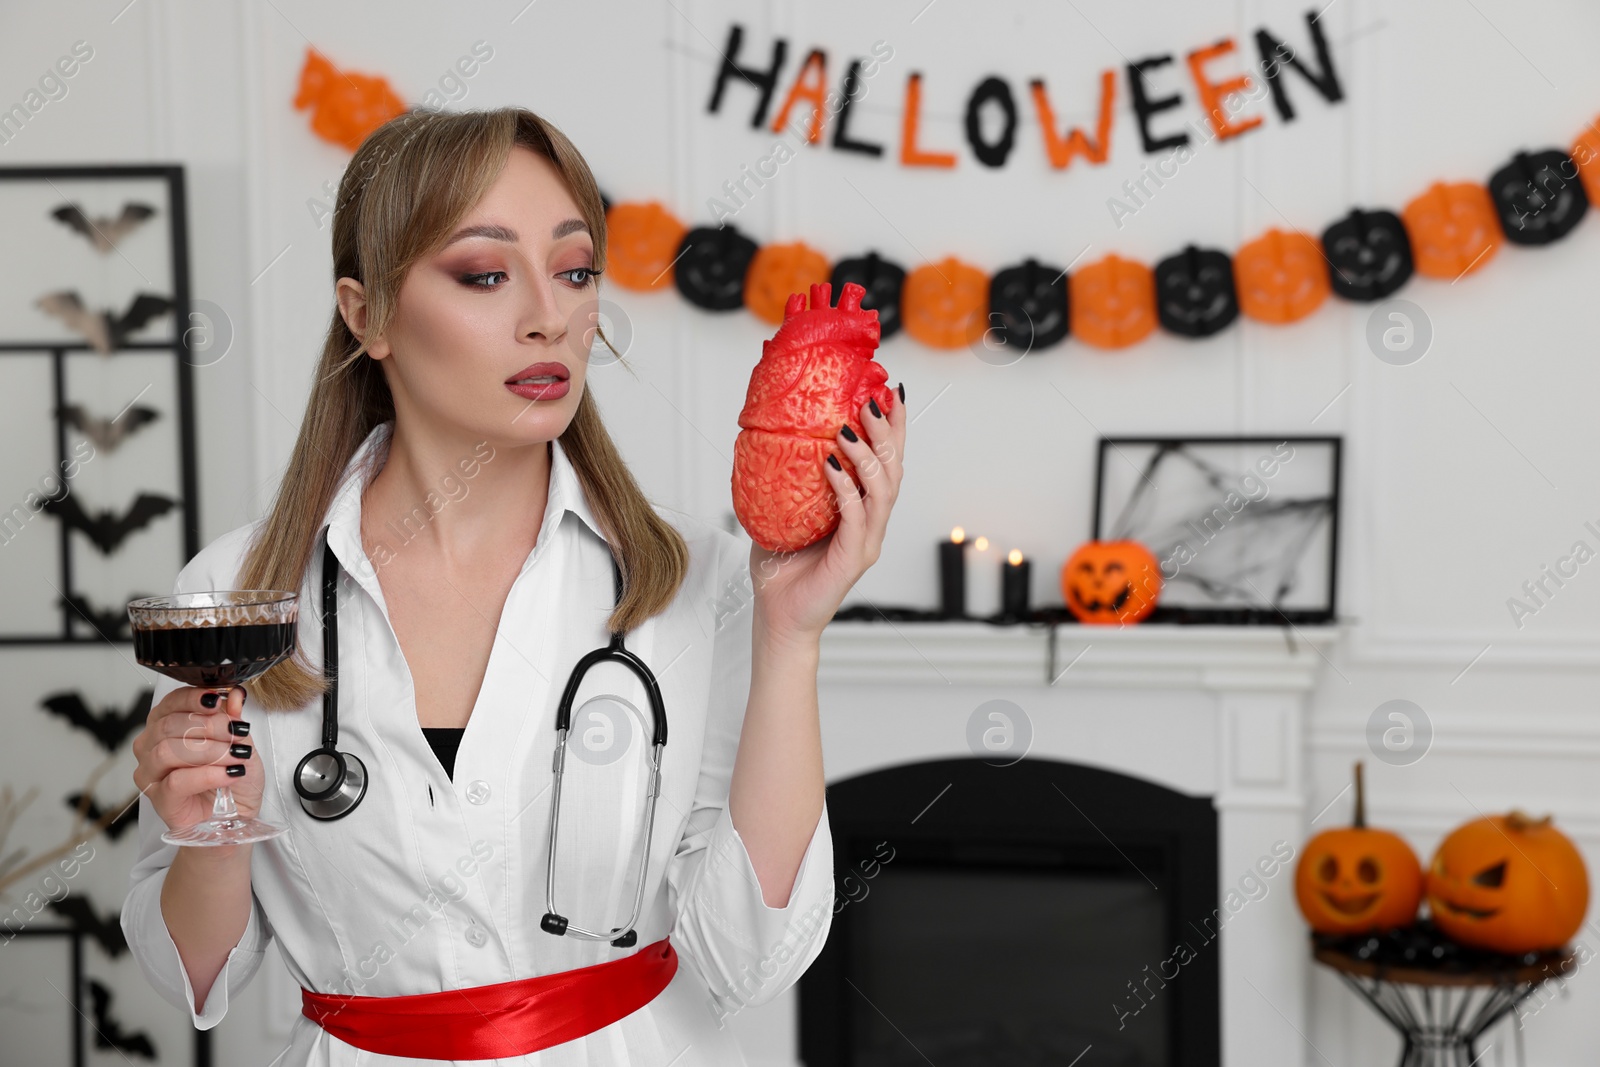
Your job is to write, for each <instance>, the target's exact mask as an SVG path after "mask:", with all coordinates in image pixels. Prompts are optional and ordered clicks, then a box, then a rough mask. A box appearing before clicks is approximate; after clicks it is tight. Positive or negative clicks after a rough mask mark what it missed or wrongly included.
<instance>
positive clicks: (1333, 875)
mask: <svg viewBox="0 0 1600 1067" xmlns="http://www.w3.org/2000/svg"><path fill="white" fill-rule="evenodd" d="M1294 896H1295V900H1296V902H1297V903H1299V905H1300V914H1301V915H1303V916H1305V920H1306V922H1307V923H1309V924H1310V925H1311V929H1313V930H1315V931H1316V932H1317V933H1319V934H1361V933H1367V932H1369V931H1378V930H1390V929H1393V928H1394V927H1397V926H1409V925H1411V923H1412V922H1413V921H1414V920H1415V919H1416V917H1417V905H1418V904H1420V903H1421V902H1422V864H1420V863H1418V862H1417V854H1416V853H1415V852H1413V851H1411V846H1410V845H1408V844H1406V843H1405V840H1404V839H1403V838H1401V837H1400V836H1399V835H1398V834H1394V833H1390V832H1389V831H1388V830H1376V829H1372V828H1371V827H1368V826H1367V811H1366V796H1365V793H1364V791H1363V789H1362V781H1361V764H1359V763H1358V764H1356V811H1355V819H1354V820H1352V822H1351V825H1349V826H1346V827H1339V828H1337V829H1333V830H1324V831H1322V832H1321V833H1320V834H1317V835H1316V836H1315V837H1313V838H1312V839H1311V840H1310V841H1307V842H1306V846H1305V849H1304V850H1303V851H1302V852H1301V853H1300V863H1299V865H1298V866H1296V867H1295V871H1294Z"/></svg>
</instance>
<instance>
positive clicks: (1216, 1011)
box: [800, 757, 1221, 1067]
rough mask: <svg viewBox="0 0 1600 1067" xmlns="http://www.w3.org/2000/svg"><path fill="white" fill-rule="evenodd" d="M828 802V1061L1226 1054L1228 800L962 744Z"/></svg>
mask: <svg viewBox="0 0 1600 1067" xmlns="http://www.w3.org/2000/svg"><path fill="white" fill-rule="evenodd" d="M828 818H829V822H830V823H831V825H832V829H833V842H834V865H835V871H834V890H835V899H834V916H833V927H832V930H831V932H830V933H829V935H828V941H827V944H826V946H825V947H824V948H823V951H822V954H821V955H820V956H819V957H818V958H817V960H816V962H815V963H813V964H812V966H811V968H810V969H809V970H808V971H807V972H806V973H805V975H804V976H803V977H802V978H801V980H800V1053H801V1058H802V1059H803V1060H804V1061H805V1062H806V1063H807V1064H808V1065H811V1067H823V1065H827V1067H835V1065H837V1067H899V1065H902V1064H904V1065H907V1067H911V1065H926V1064H927V1063H929V1062H932V1063H934V1064H937V1065H938V1067H966V1065H969V1064H986V1065H987V1064H1007V1065H1019V1067H1031V1065H1033V1064H1040V1065H1043V1064H1058V1065H1061V1067H1070V1065H1071V1064H1073V1063H1075V1062H1077V1063H1079V1064H1080V1067H1123V1065H1126V1067H1212V1065H1215V1064H1216V1063H1218V1062H1219V1060H1220V1056H1221V1048H1220V1042H1221V1038H1220V1034H1221V1017H1220V994H1219V984H1218V973H1219V967H1218V953H1217V945H1216V936H1217V924H1216V921H1215V916H1216V914H1217V909H1218V896H1217V819H1216V810H1215V808H1214V807H1213V805H1212V803H1211V800H1210V799H1209V798H1207V797H1196V796H1190V795H1188V794H1184V793H1179V792H1176V791H1174V790H1171V789H1168V788H1166V787H1165V786H1161V785H1157V784H1155V783H1153V782H1149V781H1145V780H1143V779H1140V778H1135V777H1131V776H1128V775H1123V774H1119V773H1116V772H1114V771H1108V770H1104V769H1101V768H1096V767H1088V766H1083V765H1080V764H1073V763H1064V762H1059V761H1054V760H1045V759H1034V758H1031V757H1030V758H1025V759H1022V760H1020V761H1018V762H1016V763H1013V764H1010V765H1007V766H995V765H993V764H991V763H989V762H986V761H984V760H981V759H951V760H939V761H932V762H926V763H915V764H909V765H905V766H900V767H892V768H888V769H885V770H880V771H876V772H873V773H870V774H865V775H861V776H859V777H856V778H852V779H848V780H845V781H840V782H837V783H834V784H832V785H830V786H829V787H828ZM1080 1057H1081V1062H1080V1060H1079V1058H1080Z"/></svg>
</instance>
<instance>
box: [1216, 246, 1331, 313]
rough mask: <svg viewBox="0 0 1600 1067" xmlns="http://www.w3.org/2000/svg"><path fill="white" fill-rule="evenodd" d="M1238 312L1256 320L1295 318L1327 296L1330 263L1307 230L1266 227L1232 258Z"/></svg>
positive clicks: (1312, 309)
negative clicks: (1303, 231) (1237, 288)
mask: <svg viewBox="0 0 1600 1067" xmlns="http://www.w3.org/2000/svg"><path fill="white" fill-rule="evenodd" d="M1233 277H1234V283H1235V284H1236V285H1237V286H1238V287H1239V310H1240V311H1242V312H1244V313H1245V314H1246V315H1248V316H1250V317H1251V318H1252V319H1256V320H1258V321H1260V322H1275V323H1285V322H1297V321H1299V320H1300V319H1303V318H1305V317H1306V316H1307V315H1309V314H1311V313H1312V312H1313V311H1315V310H1317V308H1318V307H1320V306H1321V305H1322V302H1323V301H1324V300H1326V299H1327V298H1328V292H1329V289H1330V286H1329V283H1328V265H1327V261H1326V260H1324V259H1323V258H1322V246H1321V245H1319V244H1318V243H1317V242H1316V240H1315V239H1313V238H1312V237H1311V236H1310V235H1309V234H1304V233H1291V232H1288V231H1286V230H1280V229H1276V228H1274V229H1270V230H1268V231H1267V232H1266V233H1264V234H1262V235H1261V236H1260V237H1258V238H1256V239H1255V240H1254V241H1251V242H1250V243H1249V244H1247V245H1245V246H1244V247H1243V248H1241V249H1239V251H1238V252H1237V253H1236V254H1235V255H1234V257H1233Z"/></svg>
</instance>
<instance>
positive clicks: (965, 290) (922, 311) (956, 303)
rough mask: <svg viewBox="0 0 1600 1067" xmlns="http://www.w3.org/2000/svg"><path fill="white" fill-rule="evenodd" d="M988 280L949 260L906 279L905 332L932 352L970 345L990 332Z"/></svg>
mask: <svg viewBox="0 0 1600 1067" xmlns="http://www.w3.org/2000/svg"><path fill="white" fill-rule="evenodd" d="M988 312H989V276H988V275H987V274H985V273H984V272H983V271H981V270H979V269H978V268H977V267H973V266H970V265H968V264H966V263H963V262H961V261H960V260H959V259H956V258H955V257H953V256H947V257H945V258H944V259H941V260H940V261H939V262H937V263H924V264H923V265H922V266H920V267H918V268H917V269H916V270H914V271H912V272H911V273H910V274H908V275H906V280H905V285H904V286H903V287H902V288H901V290H900V320H901V322H903V323H904V324H905V328H906V332H907V333H909V334H910V335H911V336H912V337H915V338H916V339H917V340H919V341H921V342H922V343H923V344H925V345H929V346H931V347H933V348H960V347H961V346H962V345H970V344H971V343H972V342H974V341H976V340H977V339H978V338H980V337H982V336H983V332H984V330H986V329H988V326H989V324H988V321H987V316H988Z"/></svg>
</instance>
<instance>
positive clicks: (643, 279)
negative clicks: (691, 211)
mask: <svg viewBox="0 0 1600 1067" xmlns="http://www.w3.org/2000/svg"><path fill="white" fill-rule="evenodd" d="M686 232H688V231H687V228H686V227H685V226H684V225H683V223H681V222H679V221H678V220H677V218H675V217H674V216H673V214H672V213H671V212H670V211H668V210H667V209H666V208H665V207H663V206H662V205H661V204H660V203H659V202H658V201H655V200H652V201H650V202H649V203H647V204H612V205H611V209H610V210H609V211H607V212H606V276H607V277H609V278H610V279H611V280H612V281H614V282H616V283H617V284H618V285H620V286H622V287H623V288H624V289H661V288H664V287H666V286H668V285H671V284H672V261H673V260H674V259H675V258H676V257H677V255H678V249H679V247H680V246H681V245H682V244H683V235H684V234H685V233H686Z"/></svg>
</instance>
